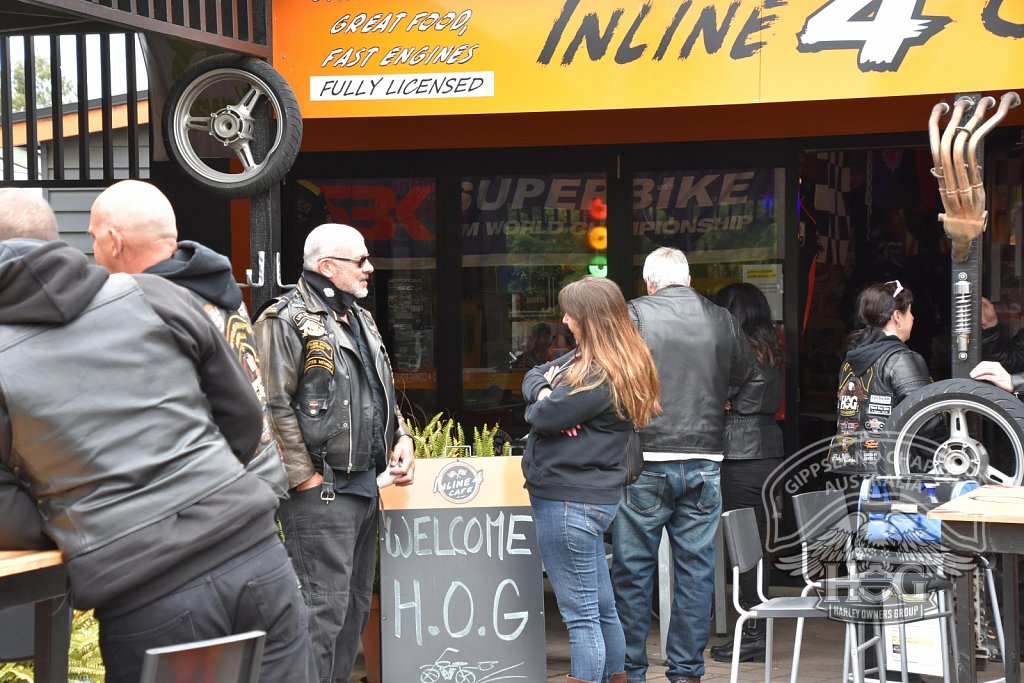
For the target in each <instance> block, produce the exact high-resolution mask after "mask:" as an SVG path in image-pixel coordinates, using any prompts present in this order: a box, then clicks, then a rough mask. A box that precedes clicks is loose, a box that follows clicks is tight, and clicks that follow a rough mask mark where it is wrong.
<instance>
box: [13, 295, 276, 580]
mask: <svg viewBox="0 0 1024 683" xmlns="http://www.w3.org/2000/svg"><path fill="white" fill-rule="evenodd" d="M146 278H149V279H148V280H146ZM136 279H138V281H139V282H145V283H147V284H148V286H149V287H150V288H152V289H154V290H156V289H161V290H165V291H168V294H172V295H173V294H175V293H176V295H177V297H178V300H179V303H178V304H177V305H178V306H180V307H182V309H186V310H181V311H180V313H181V314H182V316H184V315H185V314H190V315H193V316H197V317H199V323H201V324H198V325H196V329H197V330H200V331H202V330H203V328H205V331H206V334H207V337H206V338H205V339H202V340H196V341H194V342H193V344H192V346H193V348H194V352H195V353H196V355H197V356H199V357H198V358H197V359H195V361H194V362H193V360H192V359H190V358H189V357H187V356H186V355H185V354H183V353H182V352H181V351H180V350H179V349H178V348H177V345H176V342H175V337H174V333H173V332H172V333H169V331H168V329H169V328H168V326H167V324H166V323H165V322H164V320H162V319H161V318H160V317H159V315H157V314H156V313H154V309H153V307H152V305H151V304H150V302H149V301H148V300H147V297H146V296H145V295H144V294H143V291H142V289H141V288H140V286H139V284H137V283H136ZM188 296H189V295H188V294H187V293H186V292H184V291H183V290H180V289H178V287H177V286H176V285H172V284H170V283H166V282H164V281H163V280H161V279H160V278H158V277H156V276H152V275H150V276H146V275H137V276H134V278H133V277H132V276H129V275H111V276H110V277H109V279H108V280H107V281H106V282H105V283H104V284H103V286H102V288H101V289H100V290H99V292H98V293H97V294H96V296H95V297H94V298H93V300H92V302H91V303H90V304H89V305H88V307H86V308H85V309H84V310H83V311H82V312H81V313H80V314H79V315H78V317H77V318H76V319H75V320H74V321H73V322H72V323H69V324H67V325H65V326H63V327H61V326H54V325H34V326H33V325H0V367H2V368H3V369H4V373H3V378H2V381H0V385H2V395H3V401H4V404H5V405H6V409H5V410H4V411H3V412H4V414H3V417H2V419H0V424H7V425H9V429H0V434H2V435H3V436H5V437H6V438H7V439H9V441H8V443H9V445H10V448H9V449H8V448H4V449H2V455H3V465H4V466H6V467H9V468H10V469H11V470H12V471H13V473H14V474H15V476H17V477H18V478H19V479H20V480H22V481H24V482H26V483H27V486H28V488H29V490H30V492H31V495H32V496H33V497H34V498H35V500H36V502H37V505H38V506H39V512H40V513H41V514H42V517H43V520H44V524H45V528H46V533H47V534H49V535H50V537H51V538H53V539H54V541H56V543H57V545H58V546H59V547H60V549H61V551H63V553H64V558H65V560H72V559H74V558H75V557H77V556H78V555H80V554H83V553H88V552H89V551H92V550H95V549H97V548H101V547H103V546H105V545H107V544H109V543H111V542H113V541H115V540H118V539H120V538H122V537H124V536H127V535H128V534H131V533H133V532H135V531H138V530H139V529H142V528H144V527H146V526H148V525H150V524H153V523H154V522H156V521H159V520H162V519H165V518H166V517H168V516H170V515H173V514H175V513H177V512H180V511H182V510H184V509H186V508H188V507H189V506H190V505H192V504H193V503H195V502H196V501H198V500H201V499H203V498H205V497H206V496H208V495H209V494H211V493H212V492H214V491H216V490H218V489H220V488H221V487H223V486H225V485H226V484H228V483H230V482H232V481H234V480H236V479H238V478H239V477H241V476H242V462H240V460H239V458H238V457H236V455H235V454H233V453H232V448H229V447H228V446H229V444H228V443H226V442H225V437H226V436H227V438H228V439H232V436H231V435H230V433H229V432H231V431H233V429H229V425H230V424H237V428H238V430H239V432H240V433H239V438H238V439H236V440H235V443H237V444H238V445H237V446H235V452H236V453H244V454H245V458H246V459H248V458H249V457H251V454H252V453H253V452H255V448H256V442H257V439H258V437H259V419H260V411H259V403H258V402H257V400H256V397H255V395H254V394H253V392H252V391H251V390H250V389H249V385H248V383H247V381H246V379H245V376H244V375H243V374H242V372H241V369H239V368H238V367H237V363H235V361H233V360H232V359H231V358H230V355H229V352H228V350H227V347H226V346H224V343H223V341H222V340H221V339H218V338H217V336H218V333H217V330H216V329H214V327H213V326H212V325H210V324H209V323H208V322H205V321H203V320H202V314H201V313H199V312H198V311H195V310H194V307H193V304H192V302H191V300H190V299H189V298H188ZM126 321H130V326H129V327H130V329H126ZM128 336H130V338H131V343H125V341H124V340H125V337H128ZM83 340H85V341H84V342H83ZM204 344H205V346H204ZM214 353H217V354H219V355H220V357H221V358H223V363H225V364H226V365H230V368H224V369H225V370H231V372H230V373H226V374H225V375H224V376H223V378H224V380H225V383H224V384H218V385H205V386H201V384H200V378H198V377H197V375H196V366H195V364H194V363H196V364H200V365H201V364H203V363H204V362H205V361H206V360H207V358H209V357H210V356H211V355H212V354H214ZM113 354H116V356H115V355H113ZM41 358H45V359H48V360H47V363H46V368H47V370H46V371H45V372H40V359H41ZM154 358H159V359H161V360H160V362H159V363H154V362H153V359H154ZM121 367H134V368H140V367H145V368H146V377H147V381H146V382H121V381H118V379H119V375H118V372H119V371H118V369H119V368H121ZM228 380H230V383H228ZM114 382H116V383H117V384H116V386H117V389H116V391H111V390H107V391H104V392H103V397H102V399H100V398H97V397H96V396H95V395H93V394H92V388H93V387H95V386H101V385H107V386H110V384H111V383H114ZM214 389H216V391H217V393H213V390H214ZM204 390H205V393H204ZM155 393H159V395H160V397H161V398H160V400H159V404H160V405H161V406H162V408H163V410H153V409H147V410H143V409H140V406H141V407H146V406H152V405H155V402H154V394H155ZM97 401H102V404H103V405H102V410H101V411H99V414H100V415H101V416H102V415H110V416H117V419H107V420H105V422H104V425H103V428H102V429H95V428H93V427H94V426H95V425H96V424H97V421H98V420H99V419H102V417H97V415H98V412H97V409H96V402H97ZM211 405H212V407H213V409H214V413H215V416H216V414H217V413H218V412H220V411H221V410H225V411H227V410H230V411H232V412H234V413H235V415H234V416H233V417H232V422H227V421H224V420H222V421H220V423H219V426H220V428H218V422H215V420H214V419H211V416H210V409H211ZM40 415H45V416H46V420H45V421H41V420H39V419H38V416H40ZM86 427H88V431H87V432H83V428H86ZM222 429H223V430H224V432H223V433H222V431H221V430H222ZM232 445H234V444H232ZM58 474H59V475H62V476H57V475H58Z"/></svg>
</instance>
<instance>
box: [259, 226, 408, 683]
mask: <svg viewBox="0 0 1024 683" xmlns="http://www.w3.org/2000/svg"><path fill="white" fill-rule="evenodd" d="M302 265H303V271H302V276H301V277H300V278H299V282H298V285H297V286H296V287H295V289H293V290H291V291H289V292H287V293H286V294H284V295H283V296H282V297H281V298H279V299H277V300H275V301H274V302H272V303H271V305H270V306H269V307H268V308H267V309H266V310H264V311H263V313H262V315H260V317H259V319H258V320H257V321H256V324H255V328H256V341H257V346H258V348H259V354H260V357H261V358H262V359H263V376H264V382H265V384H266V387H267V395H268V399H269V402H270V411H271V417H272V420H273V423H274V429H275V431H276V432H277V436H278V437H279V439H280V442H281V444H282V448H283V454H284V461H285V469H286V470H287V471H288V483H289V485H290V486H291V487H292V491H291V497H290V498H289V499H288V500H285V501H283V502H282V503H281V508H280V513H279V514H280V520H281V527H282V530H283V532H284V538H285V545H286V546H287V548H288V553H289V554H290V555H291V557H292V561H293V562H294V563H295V570H296V572H297V573H298V575H299V581H300V582H301V584H302V596H303V598H304V599H305V600H306V604H307V605H308V606H309V612H310V614H309V617H310V628H309V630H310V634H311V636H312V638H313V649H314V654H315V656H316V660H317V667H318V672H317V673H318V675H319V677H320V680H321V681H322V682H323V683H334V682H336V681H339V680H341V681H347V680H348V677H349V674H350V673H351V671H352V664H353V662H354V660H355V656H356V651H357V648H358V644H359V640H360V635H361V634H362V632H363V629H364V628H365V626H366V621H367V618H368V615H369V610H370V596H371V591H372V589H373V574H374V565H375V563H376V559H377V555H376V547H377V493H378V490H377V486H378V484H377V474H378V473H383V472H385V471H389V472H390V474H391V475H393V477H394V478H395V481H394V483H396V484H398V485H399V486H406V485H409V484H411V483H412V479H413V450H414V449H413V442H412V437H411V436H410V435H409V434H408V433H407V432H406V430H405V423H404V421H403V419H402V415H401V413H400V412H399V411H398V405H397V401H396V398H395V386H394V379H393V377H392V375H391V363H390V361H389V360H388V357H387V353H386V351H385V350H384V342H383V340H382V339H381V336H380V333H379V332H378V331H377V325H376V324H375V323H374V321H373V317H372V316H371V315H370V313H369V312H368V311H366V310H365V309H363V308H361V307H360V306H359V305H358V304H357V303H356V301H357V300H359V299H362V298H364V297H365V296H366V295H367V294H368V293H369V281H370V275H371V274H372V273H373V265H372V264H371V263H370V255H369V253H368V252H367V249H366V243H365V242H364V240H363V236H362V235H361V234H360V233H359V231H358V230H356V229H355V228H353V227H351V226H348V225H340V224H337V223H326V224H324V225H321V226H319V227H317V228H314V229H313V231H312V232H310V233H309V235H308V236H307V238H306V244H305V249H304V250H303V261H302Z"/></svg>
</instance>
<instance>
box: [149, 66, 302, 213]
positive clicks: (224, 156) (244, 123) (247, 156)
mask: <svg viewBox="0 0 1024 683" xmlns="http://www.w3.org/2000/svg"><path fill="white" fill-rule="evenodd" d="M215 107H216V108H215ZM262 116H266V117H268V119H269V121H270V140H269V145H267V147H268V148H267V151H266V152H265V153H261V152H260V151H259V150H257V149H255V145H254V144H253V134H254V132H255V126H256V123H257V122H258V120H259V118H258V117H262ZM163 138H164V145H165V146H166V149H167V153H168V155H169V156H170V157H171V159H173V160H174V161H175V162H176V163H177V165H178V166H179V168H180V169H181V170H182V172H184V173H185V174H186V175H187V176H188V177H190V178H191V179H192V180H193V181H195V182H196V183H198V184H199V185H202V186H203V187H205V188H206V189H208V190H210V191H211V192H213V193H214V194H217V195H219V196H222V197H249V196H252V195H255V194H259V193H260V192H263V191H266V190H267V189H268V188H270V187H271V186H272V185H273V184H274V183H278V182H280V181H281V180H282V179H283V178H284V176H285V174H286V173H287V172H288V170H289V169H290V168H291V166H292V164H293V163H294V162H295V158H296V157H297V156H298V153H299V144H300V143H301V141H302V115H301V113H300V111H299V103H298V100H297V99H296V97H295V93H294V92H293V91H292V89H291V87H290V86H289V85H288V82H287V81H286V80H285V79H284V77H282V76H281V74H279V73H278V72H277V71H276V70H275V69H274V68H273V67H272V66H270V65H269V64H267V63H266V62H264V61H261V60H259V59H255V58H253V57H245V56H241V55H234V54H226V55H215V56H213V57H208V58H206V59H204V60H202V61H201V62H198V63H197V64H195V65H193V66H192V67H191V68H189V69H188V70H187V71H186V72H185V73H184V74H183V75H182V77H181V78H180V79H179V80H178V81H177V82H176V83H175V84H174V87H172V88H171V90H170V92H169V93H168V95H167V103H166V105H165V106H164V113H163ZM207 140H212V141H213V145H212V147H213V148H215V149H216V150H217V153H218V156H217V157H216V159H218V160H230V159H237V160H238V162H239V163H240V164H241V168H242V170H241V171H240V172H237V173H232V172H225V171H222V170H219V169H218V168H215V167H213V166H211V165H210V164H209V163H207V160H208V159H210V158H211V157H210V156H208V154H209V153H208V152H206V151H205V150H204V151H203V153H204V155H205V156H202V157H201V156H200V149H203V147H202V146H201V145H202V144H205V145H206V146H207V147H209V146H210V143H208V142H205V143H204V142H203V141H207ZM197 145H200V148H199V149H197ZM223 165H224V164H221V166H223Z"/></svg>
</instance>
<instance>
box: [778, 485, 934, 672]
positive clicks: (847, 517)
mask: <svg viewBox="0 0 1024 683" xmlns="http://www.w3.org/2000/svg"><path fill="white" fill-rule="evenodd" d="M793 512H794V517H795V519H796V523H797V530H798V534H799V537H800V541H801V557H802V559H801V562H802V573H803V576H804V581H805V586H804V589H803V592H802V593H801V594H802V595H808V594H809V593H810V592H811V591H812V590H814V591H816V592H817V593H818V594H822V595H824V594H827V595H832V596H844V595H845V596H847V601H846V605H847V606H850V607H852V608H853V609H861V608H866V609H865V611H866V612H872V611H873V612H875V613H877V614H878V615H881V614H883V613H884V612H883V611H881V610H878V609H874V608H876V607H878V606H877V605H874V604H859V602H858V599H857V596H863V595H881V594H887V593H891V594H893V595H894V596H897V600H896V603H897V607H898V608H901V609H902V608H903V607H905V605H906V602H905V601H904V599H903V596H905V595H911V594H933V595H934V596H935V600H936V604H937V609H936V610H935V611H933V612H926V613H923V614H922V615H921V616H918V617H915V618H914V619H902V618H901V619H898V620H896V621H895V622H892V623H895V624H896V625H897V628H898V631H899V644H900V651H901V652H904V653H905V652H906V647H905V645H906V642H907V637H906V624H907V623H908V621H912V620H922V619H935V618H941V619H943V621H942V622H941V624H940V633H941V640H942V645H943V648H944V652H948V640H949V634H950V633H951V632H952V630H953V629H952V626H953V624H952V619H953V614H952V610H951V609H950V608H949V606H948V604H949V603H950V601H951V596H950V594H949V593H950V590H951V588H952V582H951V581H950V580H949V579H948V578H947V577H945V576H943V575H942V572H941V568H940V567H935V568H925V572H922V571H911V572H905V573H901V574H899V575H898V576H894V575H893V574H892V573H890V572H881V573H862V572H860V571H859V570H858V565H857V561H858V560H861V561H864V560H870V559H872V553H881V554H882V556H883V557H884V558H885V559H886V560H887V561H889V560H896V559H900V557H899V554H898V553H894V552H892V551H889V550H885V549H884V548H877V547H875V548H872V547H865V546H864V545H863V544H860V545H859V544H858V538H859V532H860V531H861V529H860V528H859V526H860V523H861V522H863V519H862V515H861V514H856V515H855V514H851V513H850V512H849V509H848V507H847V501H846V496H845V495H844V494H843V492H842V491H839V490H835V489H832V490H827V491H812V492H808V493H802V494H798V495H796V496H793ZM814 547H817V548H818V552H817V553H815V551H814V550H813V548H814ZM822 549H823V550H822ZM816 554H817V555H824V556H825V557H827V561H828V563H829V564H830V565H831V567H832V571H831V572H830V575H825V574H827V573H825V572H822V571H821V569H822V562H821V561H820V560H814V559H811V558H812V556H815V555H816ZM902 559H904V560H906V559H907V558H902ZM913 559H919V557H915V558H913ZM802 621H803V620H799V621H798V623H797V636H796V637H797V647H799V642H800V638H801V636H802V632H803V623H802ZM873 625H874V627H875V628H876V629H877V632H876V633H875V634H874V635H873V636H872V637H871V638H867V639H865V638H863V634H862V632H861V631H862V630H863V627H864V624H857V625H856V626H854V624H853V623H850V624H848V626H847V630H846V636H845V642H844V647H843V649H844V652H845V653H846V654H845V656H844V658H843V678H842V680H844V681H846V680H849V678H848V674H849V672H850V664H851V663H852V664H853V667H852V668H853V680H854V681H855V683H860V682H861V681H863V680H864V677H865V676H866V675H867V674H869V673H875V674H879V679H880V680H884V678H885V676H884V673H882V672H883V671H884V668H885V661H886V660H885V640H884V633H885V632H884V628H885V626H886V625H887V622H885V621H884V620H882V619H881V618H878V619H876V620H874V621H873ZM872 647H873V648H874V649H875V653H876V661H877V662H878V665H877V666H876V667H874V668H873V669H870V670H865V669H864V667H863V664H862V655H863V654H864V652H865V651H867V650H869V649H871V648H872ZM942 664H943V680H949V662H948V657H944V658H943V661H942ZM900 668H901V671H900V674H901V679H902V680H903V681H907V679H908V677H909V676H908V672H907V662H906V658H905V657H901V667H900Z"/></svg>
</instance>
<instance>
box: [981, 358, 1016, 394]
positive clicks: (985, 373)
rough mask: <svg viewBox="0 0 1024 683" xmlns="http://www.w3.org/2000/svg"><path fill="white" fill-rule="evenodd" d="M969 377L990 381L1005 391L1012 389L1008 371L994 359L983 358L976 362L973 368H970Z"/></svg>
mask: <svg viewBox="0 0 1024 683" xmlns="http://www.w3.org/2000/svg"><path fill="white" fill-rule="evenodd" d="M971 377H972V378H973V379H977V380H981V381H982V382H991V383H992V384H995V385H996V386H997V387H999V388H1000V389H1003V390H1005V391H1013V382H1011V381H1010V373H1008V372H1007V371H1006V369H1005V368H1004V367H1003V366H1002V365H1000V364H999V363H996V362H995V361H990V360H983V361H982V362H980V363H978V364H977V365H976V366H974V369H973V370H971Z"/></svg>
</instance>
